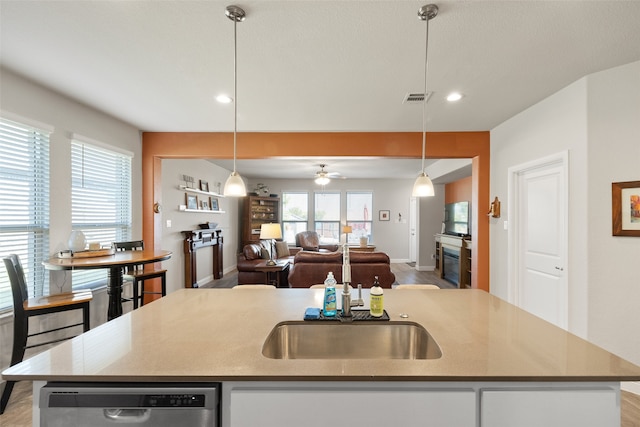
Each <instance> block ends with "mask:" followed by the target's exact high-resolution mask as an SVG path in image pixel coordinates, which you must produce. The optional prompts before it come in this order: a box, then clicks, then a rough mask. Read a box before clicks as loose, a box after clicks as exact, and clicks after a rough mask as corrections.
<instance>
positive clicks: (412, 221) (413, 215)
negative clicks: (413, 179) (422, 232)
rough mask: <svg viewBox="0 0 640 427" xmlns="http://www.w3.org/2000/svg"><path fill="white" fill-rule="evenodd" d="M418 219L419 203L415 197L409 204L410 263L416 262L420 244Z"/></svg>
mask: <svg viewBox="0 0 640 427" xmlns="http://www.w3.org/2000/svg"><path fill="white" fill-rule="evenodd" d="M417 217H418V208H417V201H416V198H415V197H412V198H411V201H410V203H409V262H416V259H417V257H416V245H417V244H418V240H417V236H416V233H417V231H418V230H417V229H416V224H417V222H418V221H417Z"/></svg>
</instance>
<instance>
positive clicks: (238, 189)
mask: <svg viewBox="0 0 640 427" xmlns="http://www.w3.org/2000/svg"><path fill="white" fill-rule="evenodd" d="M225 15H227V18H229V19H231V20H232V21H233V100H234V103H233V172H231V175H229V178H227V181H226V182H225V183H224V190H223V194H224V195H225V196H231V197H244V196H246V195H247V188H246V187H245V185H244V180H243V179H242V177H241V176H240V174H239V173H238V172H237V171H236V157H237V143H236V141H237V137H238V65H237V62H238V40H237V39H238V36H237V33H236V24H237V23H238V22H242V21H244V18H245V16H246V14H245V12H244V10H242V9H241V8H239V7H238V6H227V8H226V9H225Z"/></svg>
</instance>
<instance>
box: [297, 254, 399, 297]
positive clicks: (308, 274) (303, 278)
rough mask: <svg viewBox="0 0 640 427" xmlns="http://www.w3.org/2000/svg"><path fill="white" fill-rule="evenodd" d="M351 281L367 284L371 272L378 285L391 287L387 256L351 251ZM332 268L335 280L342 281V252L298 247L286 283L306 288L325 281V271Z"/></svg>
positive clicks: (393, 278) (369, 284) (364, 285)
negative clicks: (376, 277) (316, 250)
mask: <svg viewBox="0 0 640 427" xmlns="http://www.w3.org/2000/svg"><path fill="white" fill-rule="evenodd" d="M349 257H350V261H351V284H352V285H353V286H354V287H355V286H357V285H358V283H362V286H363V287H364V288H370V287H371V285H372V284H373V278H374V276H378V280H380V286H382V287H383V288H391V284H392V283H394V282H395V280H396V276H395V275H394V274H393V273H392V272H391V264H390V260H389V256H388V255H387V254H385V253H384V252H350V253H349ZM330 271H332V272H333V275H334V276H335V278H336V280H337V281H338V283H342V252H311V251H300V252H298V253H297V254H296V255H295V257H294V267H293V268H292V269H291V270H290V271H289V286H290V287H292V288H308V287H309V286H311V285H315V284H320V283H324V279H325V278H326V277H327V273H329V272H330Z"/></svg>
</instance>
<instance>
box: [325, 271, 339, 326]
mask: <svg viewBox="0 0 640 427" xmlns="http://www.w3.org/2000/svg"><path fill="white" fill-rule="evenodd" d="M322 312H323V314H324V316H325V317H335V315H336V279H335V277H333V272H332V271H330V272H329V274H327V278H326V279H324V309H323V310H322Z"/></svg>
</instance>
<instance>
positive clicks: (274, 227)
mask: <svg viewBox="0 0 640 427" xmlns="http://www.w3.org/2000/svg"><path fill="white" fill-rule="evenodd" d="M260 238H261V239H281V238H282V228H280V224H262V225H261V226H260Z"/></svg>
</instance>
